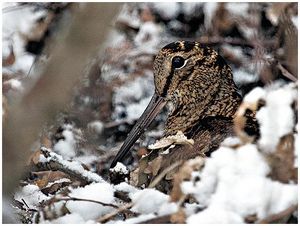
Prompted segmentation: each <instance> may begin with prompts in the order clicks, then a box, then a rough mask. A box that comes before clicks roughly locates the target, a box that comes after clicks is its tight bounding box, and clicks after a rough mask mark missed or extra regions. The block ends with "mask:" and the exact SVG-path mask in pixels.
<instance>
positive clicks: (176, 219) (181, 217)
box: [170, 208, 186, 224]
mask: <svg viewBox="0 0 300 226" xmlns="http://www.w3.org/2000/svg"><path fill="white" fill-rule="evenodd" d="M185 220H186V215H185V211H184V209H183V208H180V209H179V210H178V211H177V212H176V213H174V214H172V215H171V218H170V221H171V223H172V224H184V223H185Z"/></svg>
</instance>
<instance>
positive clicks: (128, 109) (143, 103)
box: [113, 77, 154, 121]
mask: <svg viewBox="0 0 300 226" xmlns="http://www.w3.org/2000/svg"><path fill="white" fill-rule="evenodd" d="M153 90H154V84H153V78H150V77H147V78H145V77H138V78H136V79H134V80H133V81H129V82H127V83H125V84H124V85H123V86H121V87H119V88H118V89H116V90H115V92H114V96H113V103H114V105H115V109H114V113H113V118H115V119H116V121H118V120H124V119H123V118H122V117H120V115H122V113H123V112H124V113H125V114H126V119H127V120H128V121H134V120H136V119H138V118H139V117H140V116H141V114H142V113H143V111H144V110H145V108H146V107H147V105H148V103H149V102H150V99H151V96H152V95H153V92H154V91H153Z"/></svg>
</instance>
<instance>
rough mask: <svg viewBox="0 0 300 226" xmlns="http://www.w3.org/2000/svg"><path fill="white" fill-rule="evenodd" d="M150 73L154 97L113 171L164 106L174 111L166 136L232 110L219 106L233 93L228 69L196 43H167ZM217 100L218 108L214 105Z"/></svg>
mask: <svg viewBox="0 0 300 226" xmlns="http://www.w3.org/2000/svg"><path fill="white" fill-rule="evenodd" d="M153 72H154V84H155V93H154V95H153V97H152V99H151V101H150V103H149V104H148V106H147V108H146V109H145V111H144V113H143V114H142V116H141V117H140V119H139V120H138V122H137V123H136V124H135V126H134V127H133V129H132V130H131V132H130V133H129V135H128V137H127V139H126V140H125V142H124V144H123V146H122V147H121V149H120V151H119V153H118V154H117V156H116V157H115V159H114V161H113V163H112V165H111V166H112V167H113V166H115V164H116V163H117V162H118V161H121V160H122V159H123V158H124V156H125V155H126V153H127V152H128V151H129V149H130V147H131V146H132V145H133V144H134V143H135V141H136V140H137V139H138V138H139V137H140V135H141V134H142V133H143V132H144V130H145V129H146V128H147V127H148V126H149V125H150V123H151V122H152V121H153V119H154V118H155V117H156V115H157V114H158V113H159V112H160V111H161V109H162V108H163V107H164V106H165V105H166V103H167V102H171V103H172V104H173V110H172V111H171V112H170V114H169V116H168V121H167V123H166V134H172V133H175V132H176V131H178V130H181V131H182V132H185V130H186V129H187V128H189V127H191V126H193V125H194V124H195V123H196V122H197V121H199V120H200V119H201V117H202V118H203V117H205V116H207V115H208V116H215V115H218V114H224V115H225V116H227V115H228V114H231V112H232V111H233V110H234V109H233V110H232V109H231V106H230V104H229V105H226V104H225V105H224V103H223V102H222V98H226V97H228V98H229V97H230V95H231V93H234V92H235V91H236V88H235V84H234V82H233V78H232V73H231V69H230V67H229V66H228V65H227V63H226V62H225V61H224V59H223V58H222V57H221V56H220V55H219V54H218V53H217V52H216V51H215V50H213V49H211V48H208V47H204V46H202V45H200V44H199V43H197V42H187V41H178V42H173V43H170V44H168V45H166V46H165V47H163V48H162V49H161V50H160V51H159V53H158V54H157V56H156V58H155V60H154V66H153ZM218 98H219V99H220V100H221V101H220V103H221V105H220V104H219V103H216V102H217V101H218ZM229 101H230V100H229ZM224 112H225V113H224ZM228 112H229V113H228ZM226 114H227V115H226Z"/></svg>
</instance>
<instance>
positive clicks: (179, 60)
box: [172, 56, 185, 68]
mask: <svg viewBox="0 0 300 226" xmlns="http://www.w3.org/2000/svg"><path fill="white" fill-rule="evenodd" d="M184 64H185V60H184V58H183V57H181V56H175V57H173V59H172V67H173V68H181V67H182V66H183V65H184Z"/></svg>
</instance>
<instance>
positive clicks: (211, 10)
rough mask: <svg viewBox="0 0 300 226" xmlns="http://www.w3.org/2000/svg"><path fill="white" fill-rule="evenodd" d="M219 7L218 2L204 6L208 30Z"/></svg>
mask: <svg viewBox="0 0 300 226" xmlns="http://www.w3.org/2000/svg"><path fill="white" fill-rule="evenodd" d="M217 7H218V3H217V2H207V3H206V4H204V15H205V22H204V23H205V27H206V29H208V28H209V27H210V26H211V21H212V18H213V16H214V14H215V12H216V9H217Z"/></svg>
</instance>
